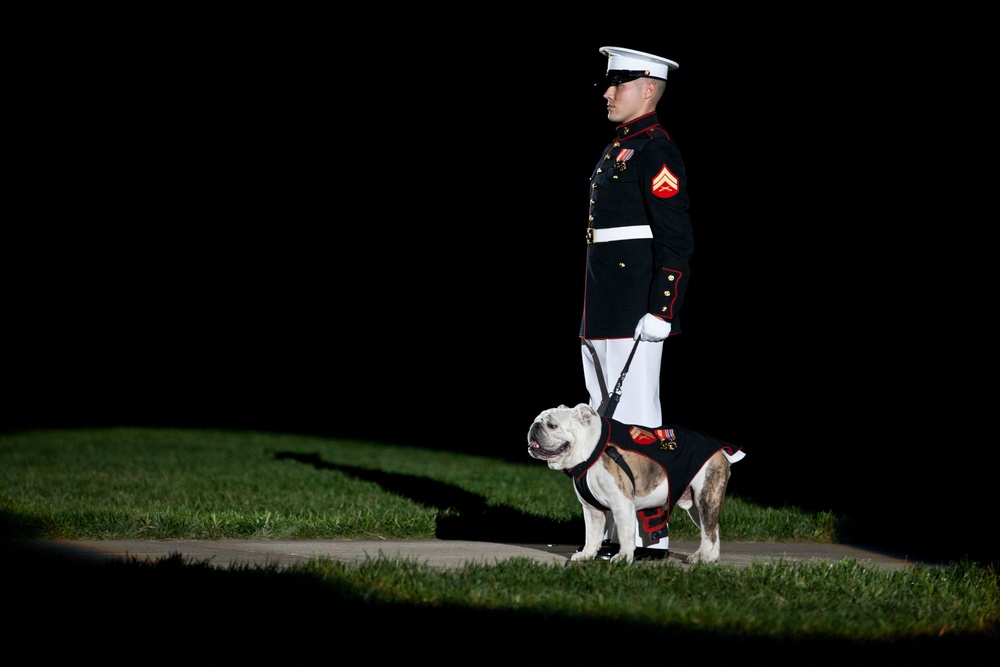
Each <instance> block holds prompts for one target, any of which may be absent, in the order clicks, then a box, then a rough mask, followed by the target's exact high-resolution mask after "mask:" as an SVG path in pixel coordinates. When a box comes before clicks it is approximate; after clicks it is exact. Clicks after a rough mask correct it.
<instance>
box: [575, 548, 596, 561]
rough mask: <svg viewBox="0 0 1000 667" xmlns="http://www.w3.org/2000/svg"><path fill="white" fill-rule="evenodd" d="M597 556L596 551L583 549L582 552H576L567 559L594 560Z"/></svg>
mask: <svg viewBox="0 0 1000 667" xmlns="http://www.w3.org/2000/svg"><path fill="white" fill-rule="evenodd" d="M596 555H597V549H584V550H583V551H577V552H576V553H574V554H573V555H572V556H570V557H569V559H570V560H594V556H596Z"/></svg>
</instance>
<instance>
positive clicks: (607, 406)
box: [583, 338, 639, 417]
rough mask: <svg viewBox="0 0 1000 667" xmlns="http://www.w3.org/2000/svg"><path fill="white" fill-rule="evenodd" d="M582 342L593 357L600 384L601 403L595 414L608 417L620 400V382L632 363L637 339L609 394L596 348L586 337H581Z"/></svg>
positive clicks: (637, 344) (623, 379)
mask: <svg viewBox="0 0 1000 667" xmlns="http://www.w3.org/2000/svg"><path fill="white" fill-rule="evenodd" d="M583 344H584V345H586V346H587V349H588V350H590V355H591V356H592V357H594V368H595V369H596V370H597V381H598V383H599V384H600V385H601V398H602V400H601V405H600V407H598V408H597V414H599V415H601V416H602V417H610V416H611V415H613V414H615V408H617V407H618V401H620V400H621V396H622V382H624V381H625V374H626V373H628V367H629V366H630V365H631V364H632V357H634V356H635V351H636V348H638V347H639V339H638V338H637V339H636V341H635V345H633V346H632V351H631V352H630V353H629V355H628V359H627V360H626V361H625V367H624V368H622V374H621V375H620V376H619V377H618V384H616V385H615V390H614V392H612V393H611V394H610V395H609V394H608V385H606V384H605V383H604V370H603V369H602V368H601V360H600V359H598V358H597V350H595V349H594V344H593V343H591V342H590V341H589V340H587V339H586V338H584V339H583Z"/></svg>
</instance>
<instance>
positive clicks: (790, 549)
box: [6, 540, 926, 569]
mask: <svg viewBox="0 0 1000 667" xmlns="http://www.w3.org/2000/svg"><path fill="white" fill-rule="evenodd" d="M577 546H578V545H544V544H541V545H540V544H534V545H532V544H502V543H495V542H473V541H466V540H386V541H381V540H22V541H16V542H12V543H7V545H6V548H16V549H19V550H22V551H28V552H34V553H35V554H37V555H38V556H39V557H43V556H44V557H51V558H55V559H68V560H75V561H81V560H85V561H91V562H100V561H102V560H106V559H109V558H122V559H137V560H140V561H146V560H150V559H152V560H159V559H162V558H166V557H169V556H173V555H177V554H180V555H181V556H183V557H184V558H185V559H186V560H190V561H192V562H199V563H202V562H209V563H210V564H211V565H214V566H218V567H223V568H228V567H229V566H230V565H270V564H276V565H280V566H289V565H296V564H301V563H306V562H308V561H309V560H310V559H313V558H328V559H330V560H334V561H339V562H343V563H360V562H363V561H365V560H367V559H376V558H380V557H385V558H394V559H395V558H398V559H405V560H412V561H415V562H417V563H419V564H426V565H430V566H432V567H435V568H458V567H462V566H463V565H466V564H469V563H480V564H493V563H496V562H499V561H503V560H508V559H511V558H528V559H531V560H534V561H537V562H539V563H549V564H556V565H562V564H565V563H567V562H568V561H569V557H570V556H571V555H572V554H573V552H574V551H575V550H576V548H577ZM670 546H671V549H670V557H669V558H668V559H667V560H666V561H665V562H659V561H645V562H642V563H641V564H642V565H643V566H650V565H662V564H664V563H669V564H675V565H680V566H683V567H690V566H689V565H687V564H685V563H683V559H684V558H685V557H686V556H687V555H688V554H691V553H693V552H694V551H695V550H696V549H697V546H698V545H697V543H695V542H672V543H671V545H670ZM758 559H769V560H778V559H785V560H790V561H807V560H822V561H827V562H832V561H839V560H845V559H855V560H857V561H861V562H866V563H870V564H874V565H876V566H878V567H879V568H881V569H893V568H900V567H906V566H913V565H926V563H921V562H919V561H913V560H908V559H906V557H905V556H904V555H901V554H889V553H883V552H879V551H875V550H871V549H867V548H863V547H856V546H850V545H843V544H802V543H788V542H723V544H722V557H721V560H720V563H721V564H723V565H729V564H734V565H744V566H745V565H747V564H749V563H750V562H752V561H754V560H758Z"/></svg>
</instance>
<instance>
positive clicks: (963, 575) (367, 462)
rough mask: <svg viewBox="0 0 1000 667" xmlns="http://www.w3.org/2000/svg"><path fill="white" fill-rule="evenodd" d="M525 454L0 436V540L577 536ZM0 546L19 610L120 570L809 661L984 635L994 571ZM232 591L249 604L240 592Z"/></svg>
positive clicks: (294, 440)
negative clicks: (26, 550)
mask: <svg viewBox="0 0 1000 667" xmlns="http://www.w3.org/2000/svg"><path fill="white" fill-rule="evenodd" d="M525 457H526V460H525V462H524V463H514V462H510V461H502V460H496V459H490V458H483V457H476V456H470V455H464V454H458V453H454V452H440V451H433V450H425V449H419V448H414V447H397V446H392V445H389V444H372V443H362V442H354V441H341V440H333V439H324V438H317V437H308V436H297V435H296V436H292V435H277V434H265V433H254V432H226V431H215V430H167V429H164V430H160V429H142V428H121V429H91V430H52V431H29V432H22V433H11V434H3V435H0V537H3V538H8V539H9V538H63V539H88V540H105V539H158V540H163V539H223V538H253V539H300V538H301V539H305V538H309V539H336V538H353V539H421V540H423V539H430V538H435V537H441V538H445V539H449V538H458V539H480V540H483V539H485V540H491V541H510V542H521V543H534V542H549V543H559V544H563V543H569V544H572V543H578V542H580V541H582V535H583V519H582V515H581V511H580V506H579V503H578V501H577V500H576V498H575V495H574V493H573V489H572V485H571V484H570V483H569V482H568V479H567V478H566V477H565V475H562V474H559V473H556V472H554V471H552V470H550V469H549V468H548V467H547V466H545V465H544V464H543V463H541V462H538V461H533V460H530V459H528V458H527V455H525ZM849 523H850V521H849V518H847V517H838V516H835V515H834V514H833V513H832V512H805V511H802V510H801V509H799V508H796V507H794V506H789V507H761V506H757V505H755V504H753V503H750V502H746V501H744V500H743V499H741V498H739V497H735V496H732V495H730V496H729V497H727V500H726V505H725V507H724V509H723V515H722V520H721V524H722V534H723V540H724V542H725V541H726V540H733V541H793V542H837V541H842V538H843V535H844V526H845V525H848V524H849ZM670 528H671V537H672V538H673V539H675V540H680V541H685V540H693V539H696V530H695V527H694V525H693V524H692V522H691V521H690V519H689V518H688V517H687V515H686V514H685V513H683V512H678V514H675V515H674V518H673V520H672V521H671V524H670ZM3 562H5V563H6V567H5V568H4V576H6V577H8V578H10V579H11V582H15V581H16V582H18V583H20V584H22V585H23V583H24V582H25V581H29V582H34V583H33V585H34V586H35V589H36V593H35V594H32V595H31V596H30V597H26V598H24V599H20V598H16V599H17V600H18V605H19V607H25V606H26V607H27V608H30V607H31V605H32V604H33V603H34V601H35V600H37V599H39V595H38V594H37V593H38V591H47V595H48V596H49V597H48V598H46V596H41V597H42V598H45V599H50V598H51V596H53V595H55V596H70V597H72V598H73V599H80V598H86V599H100V600H107V599H108V594H107V592H108V591H116V590H119V589H121V590H125V589H126V588H127V589H128V590H129V591H135V590H136V584H137V582H139V583H140V584H141V585H139V587H138V589H139V590H141V591H143V592H144V593H143V594H144V595H150V594H153V593H154V592H159V593H160V594H162V595H166V596H170V595H177V594H179V593H184V594H186V595H189V596H202V595H205V594H206V591H212V599H215V600H219V599H224V600H226V601H228V602H227V604H234V605H241V604H259V600H260V599H261V598H263V599H266V600H268V601H269V604H274V605H283V606H287V607H291V608H295V607H297V606H301V605H304V604H307V603H311V604H316V603H319V604H322V605H328V606H330V607H331V608H337V609H340V610H344V609H348V610H350V612H349V616H350V617H351V621H350V622H349V623H348V625H347V626H346V627H348V628H353V629H355V630H357V629H359V628H361V627H362V626H365V625H366V624H370V623H376V622H377V623H380V624H381V623H384V622H386V621H387V619H389V618H392V619H395V620H396V621H397V622H400V623H402V624H403V625H405V626H406V627H407V628H409V631H414V632H416V631H417V630H418V629H419V630H422V631H423V632H428V633H429V632H433V631H434V630H435V629H436V628H438V627H443V626H446V625H448V624H453V623H468V622H470V621H475V622H481V623H484V624H487V625H488V626H489V627H493V628H498V629H499V628H506V631H507V632H510V633H515V632H519V631H520V628H521V627H522V626H523V625H525V624H527V625H529V626H530V625H531V624H542V625H544V626H545V627H547V628H549V629H550V630H549V632H551V631H554V630H555V629H559V631H561V632H569V631H570V630H571V629H573V631H574V632H575V631H579V630H580V629H581V628H590V631H592V632H593V631H598V630H597V629H598V628H600V631H601V632H608V631H611V630H612V629H614V628H619V629H621V630H622V631H625V630H626V629H627V630H628V631H635V629H636V628H640V629H642V630H643V631H644V632H646V633H648V634H649V635H650V637H660V638H661V639H663V638H664V637H666V636H669V637H670V638H671V641H673V642H675V643H676V648H677V649H680V647H681V646H688V645H690V646H695V645H703V644H704V642H706V641H709V642H721V644H722V645H727V646H729V645H732V646H734V647H746V646H749V645H751V644H752V645H754V646H756V647H758V648H760V647H767V646H769V645H770V643H771V642H779V641H780V642H784V643H783V644H782V646H783V650H785V652H786V653H785V654H786V655H789V656H791V655H793V654H794V652H793V653H788V652H787V651H788V648H789V644H788V642H792V643H793V644H792V645H794V646H799V647H802V648H803V650H806V649H808V651H809V652H810V655H811V656H812V658H813V661H814V662H815V661H816V659H817V658H818V659H819V661H821V662H822V659H823V657H824V656H817V655H815V651H817V649H818V647H820V646H827V647H828V646H837V647H838V650H839V652H837V653H835V654H834V653H830V654H826V655H825V657H829V658H831V659H832V657H833V656H834V655H836V656H837V659H838V660H843V659H844V658H845V657H847V656H848V655H849V653H847V654H845V653H844V652H843V651H844V650H845V647H850V650H855V649H856V650H858V651H861V650H862V649H863V650H864V651H865V652H866V653H865V654H866V655H871V651H872V650H878V649H882V648H884V649H886V650H889V649H891V650H892V651H893V653H892V655H894V656H897V657H898V656H900V655H904V654H905V653H901V651H903V652H906V651H912V653H913V655H914V656H917V657H926V656H927V655H928V653H927V651H928V650H929V649H932V648H937V647H948V648H949V650H951V649H952V648H953V647H954V646H953V644H952V642H955V641H959V640H962V641H968V640H976V641H983V642H990V643H992V642H993V641H994V639H995V638H996V629H997V623H998V619H1000V594H998V581H997V574H996V572H995V571H994V570H993V569H992V567H983V566H980V565H974V564H971V563H968V562H961V563H952V564H947V565H940V566H913V567H906V568H901V569H897V570H891V571H885V570H878V569H877V568H875V567H874V566H868V565H866V564H863V563H859V562H856V561H852V560H848V561H839V562H836V563H833V564H829V565H825V564H816V563H792V562H784V561H779V562H773V561H762V562H758V563H752V564H751V565H750V566H748V567H740V566H735V565H733V566H730V565H726V566H723V565H695V566H691V567H688V568H680V567H653V568H651V567H635V566H628V565H624V564H614V565H612V564H611V563H607V562H603V561H595V562H590V563H578V564H571V565H568V566H555V565H545V564H539V563H535V562H533V561H528V560H521V559H515V560H513V561H507V562H503V563H499V564H497V565H493V566H488V567H487V566H481V565H469V566H466V567H464V568H461V569H458V570H448V571H438V570H436V569H434V568H431V567H427V566H422V565H419V564H417V563H414V562H408V561H405V560H392V559H385V558H378V559H374V560H371V561H368V562H366V563H362V564H358V565H345V564H339V563H334V562H331V561H329V560H322V559H316V560H314V561H311V562H310V563H309V564H307V565H305V566H297V567H292V568H284V569H281V568H275V567H263V566H258V567H253V568H251V567H247V566H243V567H232V568H229V570H225V571H224V570H222V568H210V567H208V566H207V564H201V563H191V562H178V559H176V558H174V559H165V560H163V561H161V562H159V563H139V562H117V563H114V564H108V565H105V566H104V567H102V568H100V570H99V573H94V572H90V573H88V574H87V576H86V577H79V576H76V577H72V576H69V575H67V574H55V573H53V572H51V571H48V570H44V569H42V568H39V569H38V570H37V571H36V570H33V568H32V567H31V563H26V562H21V561H19V560H17V559H16V558H13V557H8V558H6V560H5V561H3ZM12 569H13V570H17V571H14V572H12ZM125 582H127V584H126V583H125ZM166 582H169V584H168V583H166ZM248 589H249V590H253V591H255V593H256V596H257V597H256V598H255V600H256V602H253V603H251V602H250V601H249V600H245V599H244V598H245V596H246V595H247V592H246V591H247V590H248ZM11 590H12V589H11ZM11 599H12V598H10V596H8V602H7V604H8V605H10V604H12V603H11V602H10V600H11ZM102 604H103V603H102ZM109 604H110V603H109ZM115 610H116V611H117V610H118V607H116V608H115ZM116 616H118V617H120V614H118V615H116ZM300 622H304V621H302V620H301V619H300ZM74 623H76V624H79V621H78V620H75V621H74ZM80 627H87V625H86V623H84V624H83V625H82V626H80ZM395 632H396V633H397V634H398V633H399V632H401V630H400V629H399V628H397V629H396V630H395ZM748 642H749V644H748ZM498 648H503V647H498ZM506 648H513V646H507V647H506Z"/></svg>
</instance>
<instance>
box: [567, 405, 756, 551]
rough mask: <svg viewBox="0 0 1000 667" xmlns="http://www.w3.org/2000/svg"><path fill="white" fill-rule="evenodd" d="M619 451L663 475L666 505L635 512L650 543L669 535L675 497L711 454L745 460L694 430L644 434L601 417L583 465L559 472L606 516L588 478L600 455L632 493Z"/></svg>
mask: <svg viewBox="0 0 1000 667" xmlns="http://www.w3.org/2000/svg"><path fill="white" fill-rule="evenodd" d="M618 449H624V450H627V451H630V452H635V453H637V454H640V455H642V456H645V457H646V458H649V459H651V460H652V461H653V462H654V463H656V464H657V465H659V466H660V467H661V468H662V469H663V472H664V474H665V475H666V476H667V481H668V483H669V492H668V493H669V495H668V499H667V503H666V505H665V506H663V507H650V508H646V509H641V510H638V511H637V512H636V514H637V515H638V517H639V519H640V520H641V521H642V527H643V530H645V531H646V533H647V534H648V535H649V537H650V539H652V540H660V539H662V538H664V537H667V536H668V535H669V528H668V520H669V518H670V512H671V510H673V508H674V505H676V504H677V501H678V500H679V499H680V497H681V496H682V495H684V491H686V490H687V488H688V486H690V484H691V480H692V479H694V476H695V475H697V474H698V471H699V470H701V467H702V466H703V465H705V462H706V461H708V459H710V458H712V455H714V454H715V453H716V452H718V451H719V450H722V452H723V453H724V454H725V455H726V458H727V459H729V460H730V461H731V462H735V461H738V460H740V459H741V458H743V456H744V453H743V452H740V451H739V448H738V447H737V448H734V447H733V446H732V445H731V444H729V443H727V442H723V441H722V440H719V439H718V438H716V437H713V436H711V435H708V434H707V433H704V432H702V431H698V430H696V429H691V428H684V427H680V426H661V427H660V428H656V429H649V428H646V427H643V426H630V425H628V424H623V423H622V422H619V421H616V420H614V419H609V418H608V417H601V435H600V437H599V438H598V440H597V446H596V447H594V451H593V452H592V453H591V455H590V456H589V457H588V458H587V460H586V461H584V462H582V463H580V464H578V465H575V466H573V467H572V468H564V469H563V472H564V473H566V474H567V475H569V476H570V477H571V478H572V479H573V485H574V486H575V487H576V490H577V491H578V492H579V493H580V496H581V497H582V498H583V499H584V500H586V501H587V502H588V503H589V504H591V505H593V506H594V507H598V508H600V509H603V510H604V511H609V510H610V509H611V508H609V507H606V506H605V505H604V504H603V503H601V502H599V501H598V500H597V498H595V497H594V494H593V492H592V491H591V490H590V485H588V484H587V473H588V472H589V471H590V469H591V468H592V467H593V466H594V464H595V463H597V461H598V460H599V459H600V458H601V455H602V454H607V455H608V456H609V457H611V460H613V461H614V462H615V463H617V464H618V465H619V466H621V469H622V470H623V471H624V472H625V474H626V475H628V478H629V480H630V481H631V482H632V488H633V489H634V488H635V477H634V476H633V475H632V469H631V468H629V466H628V463H627V462H626V461H625V459H624V457H622V455H621V452H619V451H618ZM678 490H679V492H678Z"/></svg>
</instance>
